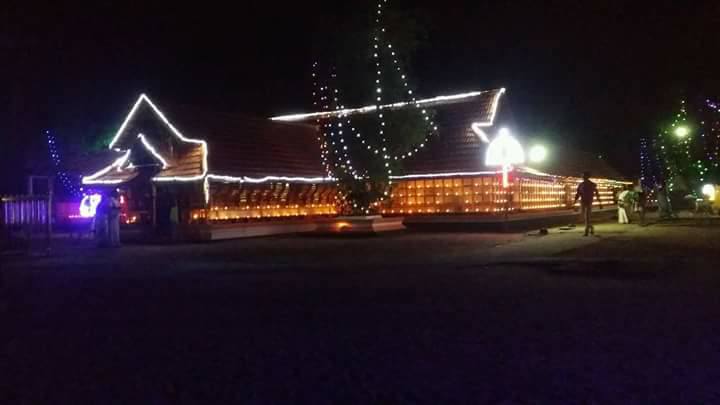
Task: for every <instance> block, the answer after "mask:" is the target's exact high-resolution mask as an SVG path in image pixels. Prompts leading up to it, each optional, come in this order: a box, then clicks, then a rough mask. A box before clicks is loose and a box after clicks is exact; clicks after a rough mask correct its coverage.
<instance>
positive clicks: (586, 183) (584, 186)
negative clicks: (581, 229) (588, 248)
mask: <svg viewBox="0 0 720 405" xmlns="http://www.w3.org/2000/svg"><path fill="white" fill-rule="evenodd" d="M595 197H597V199H598V201H599V202H600V209H602V202H601V200H600V193H598V189H597V184H595V183H593V182H592V181H590V172H585V173H583V181H582V183H580V185H578V188H577V193H575V204H577V202H578V200H580V205H581V208H582V217H583V219H584V220H585V236H588V233H590V234H592V235H594V234H595V228H594V227H593V226H592V222H591V215H592V205H593V198H595ZM573 205H574V204H573Z"/></svg>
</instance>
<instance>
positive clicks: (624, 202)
mask: <svg viewBox="0 0 720 405" xmlns="http://www.w3.org/2000/svg"><path fill="white" fill-rule="evenodd" d="M631 197H632V195H631V192H630V190H628V187H626V188H625V189H624V190H621V191H620V192H619V193H618V195H617V204H618V223H619V224H629V223H630V218H629V217H628V214H627V211H628V209H629V208H630V207H631V206H632V198H631Z"/></svg>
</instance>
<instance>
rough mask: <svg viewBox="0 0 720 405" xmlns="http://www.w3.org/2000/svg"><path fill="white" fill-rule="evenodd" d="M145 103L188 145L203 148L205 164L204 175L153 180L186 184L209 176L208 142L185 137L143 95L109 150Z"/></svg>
mask: <svg viewBox="0 0 720 405" xmlns="http://www.w3.org/2000/svg"><path fill="white" fill-rule="evenodd" d="M143 102H145V103H147V104H148V105H149V106H150V108H152V110H153V112H155V114H156V115H157V116H158V117H159V118H160V120H161V121H162V122H163V123H164V124H165V125H166V126H167V127H168V128H169V129H170V131H171V132H172V133H173V134H174V135H175V136H177V137H178V138H179V139H180V140H181V141H183V142H187V143H194V144H198V145H201V147H202V148H203V162H202V168H203V172H202V174H200V175H196V176H174V177H156V178H154V179H153V180H156V181H163V182H175V181H177V182H186V181H198V180H203V179H204V178H205V175H207V172H208V153H209V151H208V145H207V142H205V141H204V140H201V139H191V138H187V137H185V136H184V135H183V134H182V133H180V131H179V130H178V129H177V128H175V126H174V125H173V124H171V123H170V121H169V120H168V119H167V117H165V114H163V113H162V111H160V109H159V108H157V106H156V105H155V104H154V103H153V102H152V101H151V100H150V98H149V97H148V96H146V95H145V94H141V95H140V97H139V98H138V100H137V101H136V102H135V105H133V108H132V109H131V110H130V113H129V114H128V116H127V117H125V121H124V122H123V123H122V125H121V126H120V129H119V130H118V132H117V133H116V134H115V137H114V138H113V140H112V142H110V146H109V148H110V149H113V147H114V146H115V144H116V143H117V142H118V141H119V140H120V138H121V136H122V134H123V133H124V131H125V128H126V127H127V126H128V124H129V123H130V121H131V120H132V118H133V117H134V116H135V114H136V113H137V111H138V109H139V107H140V105H141V104H142V103H143ZM117 183H120V182H117Z"/></svg>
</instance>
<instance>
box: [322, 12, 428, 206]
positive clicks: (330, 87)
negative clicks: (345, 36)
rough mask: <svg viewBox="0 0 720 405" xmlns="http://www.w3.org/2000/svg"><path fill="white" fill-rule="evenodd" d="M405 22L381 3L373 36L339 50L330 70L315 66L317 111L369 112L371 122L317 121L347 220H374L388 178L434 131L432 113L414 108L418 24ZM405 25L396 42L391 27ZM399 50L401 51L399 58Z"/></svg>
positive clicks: (366, 118)
mask: <svg viewBox="0 0 720 405" xmlns="http://www.w3.org/2000/svg"><path fill="white" fill-rule="evenodd" d="M409 21H410V23H409V24H408V23H407V21H405V24H403V23H402V22H403V19H402V16H401V15H400V14H394V13H392V12H390V11H389V9H388V1H387V0H379V1H378V2H377V3H376V7H374V8H373V12H372V23H371V26H372V27H373V28H372V29H371V30H370V32H369V33H367V31H366V35H364V38H359V37H354V38H350V39H349V40H348V41H342V42H341V43H338V46H337V47H335V49H334V52H333V56H332V57H331V58H330V59H331V60H332V63H331V64H329V65H321V64H320V63H319V62H315V63H314V64H313V74H312V75H313V84H314V90H313V96H314V100H313V104H314V106H315V108H319V109H321V110H323V111H337V110H343V109H345V108H346V104H345V102H348V103H352V104H353V105H354V104H358V105H369V106H371V107H372V108H371V110H372V111H371V112H370V113H368V114H359V115H352V116H350V115H348V114H340V115H336V116H332V117H331V118H320V119H318V121H317V124H318V126H319V127H320V128H321V138H320V142H321V150H322V152H321V153H322V159H323V164H324V165H325V168H326V170H327V172H328V174H329V175H330V176H332V177H334V178H336V179H337V180H338V184H339V188H340V192H341V193H340V197H339V198H341V199H342V200H343V201H342V202H343V203H344V204H342V205H343V206H344V209H343V211H344V212H345V213H348V214H354V215H357V214H370V213H374V212H377V208H378V206H379V204H380V203H381V202H382V201H383V200H384V199H385V198H387V197H388V195H389V192H390V187H391V186H392V177H393V176H395V175H399V174H401V173H402V167H403V165H402V163H403V161H404V160H405V159H407V158H408V157H411V156H412V155H413V154H414V153H417V152H418V150H419V149H420V148H423V147H424V146H425V143H426V142H427V140H428V137H429V136H431V135H432V134H434V133H435V132H436V131H437V127H436V126H435V123H434V121H433V115H434V113H433V111H431V110H428V109H426V108H422V107H420V106H419V105H417V104H413V103H414V102H415V101H416V100H417V99H416V97H415V90H414V89H413V87H412V86H411V85H410V83H409V81H408V69H407V66H409V65H410V58H409V56H408V55H410V54H411V53H412V51H414V50H415V48H416V47H417V41H416V33H417V24H416V21H414V20H409ZM402 25H404V28H400V29H397V32H398V34H396V35H395V36H393V35H392V34H391V31H392V30H391V29H390V28H389V27H390V26H392V27H396V28H398V27H399V26H402ZM408 26H409V28H408ZM350 31H352V30H350ZM348 43H350V44H352V43H355V44H357V45H358V46H348ZM398 43H401V44H402V45H403V46H404V47H405V49H404V52H405V53H404V58H403V57H401V55H400V50H399V49H398V47H396V45H397V44H398ZM368 44H369V46H368ZM355 48H357V49H363V48H364V49H365V52H362V53H358V52H357V49H355ZM348 52H350V53H348ZM396 103H405V106H406V108H395V107H392V106H391V104H396ZM348 105H350V104H348Z"/></svg>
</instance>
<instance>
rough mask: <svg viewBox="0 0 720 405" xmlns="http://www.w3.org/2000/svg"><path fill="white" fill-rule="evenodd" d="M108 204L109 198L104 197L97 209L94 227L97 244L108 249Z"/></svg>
mask: <svg viewBox="0 0 720 405" xmlns="http://www.w3.org/2000/svg"><path fill="white" fill-rule="evenodd" d="M108 204H109V199H108V196H106V195H103V196H102V197H101V198H100V202H99V203H98V205H97V207H96V209H95V218H94V219H93V222H94V223H93V225H94V230H95V242H96V243H97V246H98V247H106V246H107V245H108V211H109V206H108Z"/></svg>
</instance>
